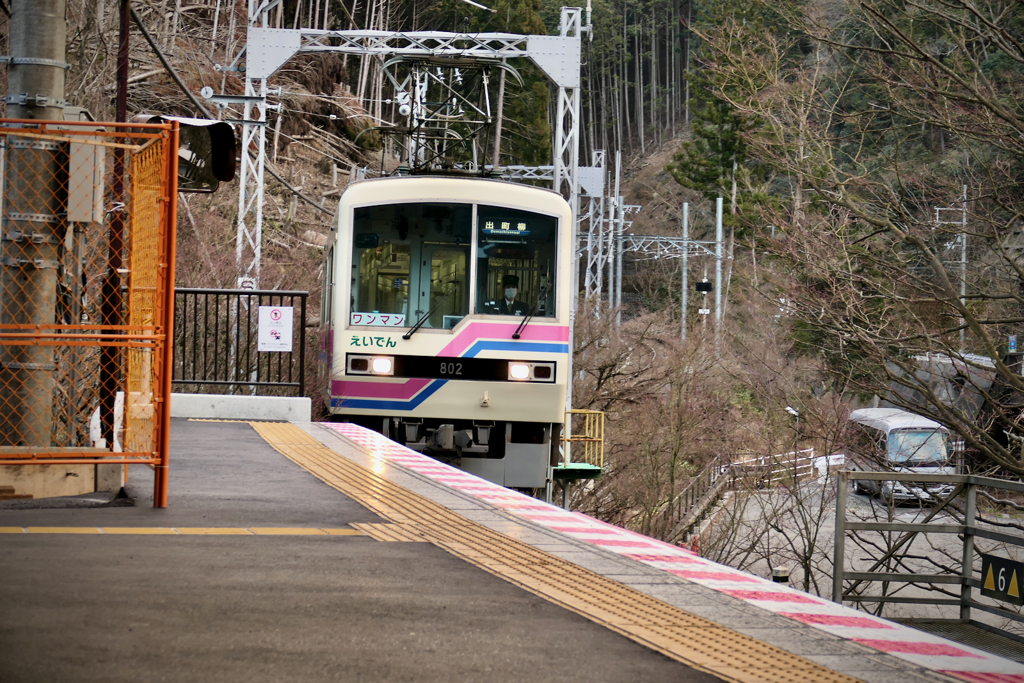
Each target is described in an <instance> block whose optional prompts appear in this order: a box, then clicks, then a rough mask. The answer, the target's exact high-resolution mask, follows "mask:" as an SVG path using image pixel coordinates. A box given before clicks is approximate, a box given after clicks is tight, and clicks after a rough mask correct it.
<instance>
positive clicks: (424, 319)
mask: <svg viewBox="0 0 1024 683" xmlns="http://www.w3.org/2000/svg"><path fill="white" fill-rule="evenodd" d="M458 288H459V283H458V282H453V283H452V288H451V289H449V290H448V293H447V294H445V295H444V296H443V297H441V298H440V299H438V300H437V303H435V304H434V305H433V306H431V307H430V310H429V311H427V312H426V313H424V314H423V317H422V318H420V319H419V320H417V321H416V324H415V325H413V326H412V327H410V328H409V331H408V332H406V333H405V334H403V335H402V339H409V338H410V337H412V335H414V334H416V330H418V329H420V328H421V327H423V323H425V322H427V320H428V319H429V318H430V316H432V315H433V314H434V311H436V310H437V309H438V307H439V306H440V305H441V304H443V303H444V302H445V301H448V299H449V298H450V297H451V295H452V294H454V293H455V290H456V289H458Z"/></svg>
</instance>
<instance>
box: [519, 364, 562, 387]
mask: <svg viewBox="0 0 1024 683" xmlns="http://www.w3.org/2000/svg"><path fill="white" fill-rule="evenodd" d="M508 379H509V381H511V382H548V383H551V382H554V381H555V364H554V363H528V362H525V361H511V362H509V364H508Z"/></svg>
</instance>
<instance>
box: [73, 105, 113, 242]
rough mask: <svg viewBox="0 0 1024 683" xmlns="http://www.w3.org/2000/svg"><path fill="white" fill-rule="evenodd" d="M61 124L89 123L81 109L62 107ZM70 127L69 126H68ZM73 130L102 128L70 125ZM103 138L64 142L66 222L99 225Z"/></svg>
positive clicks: (76, 137) (88, 115)
mask: <svg viewBox="0 0 1024 683" xmlns="http://www.w3.org/2000/svg"><path fill="white" fill-rule="evenodd" d="M64 120H65V121H93V120H94V119H93V118H92V115H91V114H90V113H89V112H88V111H86V110H85V109H83V108H81V107H64ZM69 128H70V126H69ZM74 130H75V131H86V130H96V131H101V130H104V128H103V126H100V125H98V124H97V125H96V126H74ZM104 140H105V138H103V137H81V136H75V137H74V138H72V141H71V142H70V143H68V207H67V208H68V222H69V223H101V222H103V186H104V183H103V175H104V173H105V172H106V158H107V156H106V153H107V148H106V147H105V146H104V145H103V144H102V143H103V141H104Z"/></svg>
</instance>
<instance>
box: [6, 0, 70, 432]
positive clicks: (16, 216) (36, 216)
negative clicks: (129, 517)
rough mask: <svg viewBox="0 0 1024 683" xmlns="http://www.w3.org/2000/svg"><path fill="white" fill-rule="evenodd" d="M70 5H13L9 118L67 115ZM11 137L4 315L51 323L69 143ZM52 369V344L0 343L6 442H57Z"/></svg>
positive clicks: (50, 0)
mask: <svg viewBox="0 0 1024 683" xmlns="http://www.w3.org/2000/svg"><path fill="white" fill-rule="evenodd" d="M65 5H66V0H14V2H12V3H11V31H10V44H11V55H10V71H9V76H8V94H7V98H6V102H7V113H8V115H9V116H10V117H11V118H18V119H38V120H48V121H59V120H62V119H63V118H64V73H65V67H66V64H65V62H64V48H65V31H66V27H65ZM5 145H6V149H4V150H2V151H3V156H4V161H5V163H4V164H3V167H4V174H3V184H4V185H3V203H4V209H5V211H4V213H5V214H6V215H5V216H4V217H3V224H2V225H0V230H2V234H3V242H2V248H0V261H2V263H0V322H2V323H6V324H15V325H52V324H53V323H54V322H55V318H56V307H57V269H58V267H59V266H60V257H61V253H60V251H61V245H62V244H63V243H64V236H65V231H66V221H67V219H66V209H65V207H66V204H67V174H66V167H67V148H66V145H65V144H63V143H58V142H52V141H48V140H38V139H29V138H23V139H19V138H17V137H14V136H11V137H8V138H7V139H6V141H5ZM12 238H13V239H12ZM55 370H56V367H55V366H54V354H53V349H52V347H47V346H35V345H25V346H3V347H2V348H0V405H2V406H3V410H0V445H5V446H32V447H39V448H48V447H51V445H52V440H53V386H54V373H55Z"/></svg>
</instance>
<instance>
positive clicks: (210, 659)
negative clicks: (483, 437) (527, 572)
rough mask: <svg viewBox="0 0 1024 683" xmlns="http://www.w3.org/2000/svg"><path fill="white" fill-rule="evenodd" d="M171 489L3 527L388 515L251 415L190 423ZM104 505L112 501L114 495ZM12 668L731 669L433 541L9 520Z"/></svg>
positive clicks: (114, 673)
mask: <svg viewBox="0 0 1024 683" xmlns="http://www.w3.org/2000/svg"><path fill="white" fill-rule="evenodd" d="M171 433H172V455H171V479H170V482H171V483H170V505H169V507H168V508H167V509H164V510H156V509H153V508H151V507H150V505H151V500H150V499H149V494H150V491H151V487H152V484H151V477H150V475H149V473H148V470H147V469H145V468H133V469H132V470H131V473H130V484H131V486H132V489H133V490H134V491H136V492H138V493H139V500H138V504H137V506H135V507H92V508H83V507H72V508H56V509H54V508H49V509H2V508H0V527H8V528H10V527H24V528H33V529H45V528H50V529H59V528H62V527H80V528H93V529H95V528H112V529H113V528H119V529H124V528H140V527H141V528H148V529H151V530H155V529H167V528H178V527H180V528H184V529H209V528H220V529H227V528H240V529H246V528H257V527H258V528H279V529H285V530H287V529H294V528H310V529H320V528H330V529H339V528H350V525H351V524H359V523H369V524H373V523H379V522H381V521H382V520H381V519H380V517H379V516H377V515H376V514H374V513H372V512H370V511H369V510H367V509H366V508H364V507H362V506H361V505H359V504H357V503H355V502H353V501H352V500H351V499H350V498H348V497H347V496H345V495H343V494H341V493H340V492H338V491H336V490H335V489H333V488H330V487H328V486H327V485H326V484H324V483H322V482H320V481H319V480H317V479H315V478H314V477H312V476H310V475H309V474H308V473H307V472H305V471H304V470H302V469H301V468H300V467H298V466H297V465H295V464H293V463H292V462H290V461H288V460H287V459H285V458H284V457H282V456H281V455H280V454H278V453H277V452H275V451H274V450H272V449H271V448H270V447H269V446H268V445H267V444H266V442H264V441H263V439H261V438H260V437H259V436H258V435H257V434H256V433H255V432H254V431H253V429H252V428H251V427H250V426H249V425H248V424H244V423H213V422H191V421H185V420H175V421H174V422H173V426H172V432H171ZM100 502H102V501H100ZM0 577H2V580H0V680H2V681H4V682H5V683H15V682H22V681H25V682H29V681H32V682H36V681H138V682H144V681H197V680H208V681H439V682H444V683H450V682H451V681H489V682H490V681H493V682H495V683H502V682H508V683H523V682H525V681H551V680H586V681H626V680H638V681H669V680H671V681H694V682H705V681H714V680H717V679H716V678H715V677H713V676H710V675H708V674H705V673H701V672H699V671H696V670H694V669H691V668H689V667H686V666H684V665H682V664H680V663H678V662H676V661H673V660H671V659H669V658H667V657H665V656H663V655H661V654H659V653H657V652H654V651H652V650H650V649H647V648H645V647H643V646H641V645H639V644H637V643H635V642H633V641H631V640H629V639H627V638H625V637H623V636H621V635H619V634H617V633H614V632H612V631H610V630H608V629H605V628H604V627H602V626H600V625H598V624H595V623H593V622H592V621H590V620H588V619H585V618H583V617H581V616H579V615H577V614H575V613H573V612H570V611H568V610H566V609H563V608H561V607H558V606H556V605H554V604H552V603H550V602H548V601H546V600H543V599H541V598H539V597H537V596H535V595H533V594H531V593H528V592H527V591H525V590H523V589H521V588H518V587H516V586H514V585H512V584H510V583H508V582H506V581H504V580H502V579H500V578H498V577H496V576H493V575H492V574H489V573H487V572H485V571H483V570H481V569H479V568H477V567H475V566H473V565H471V564H469V563H467V562H465V561H463V560H461V559H459V558H457V557H454V556H453V555H451V554H448V553H447V552H445V551H444V550H442V549H440V548H438V547H436V546H434V545H431V544H429V543H385V542H380V541H376V540H373V539H371V538H370V537H368V536H355V535H347V536H327V535H317V536H307V535H298V534H290V535H280V536H271V535H217V536H210V535H203V534H199V533H193V534H185V535H147V534H142V533H134V534H113V533H104V534H100V533H91V534H69V533H42V532H40V531H36V532H34V533H23V534H13V533H5V534H0Z"/></svg>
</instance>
